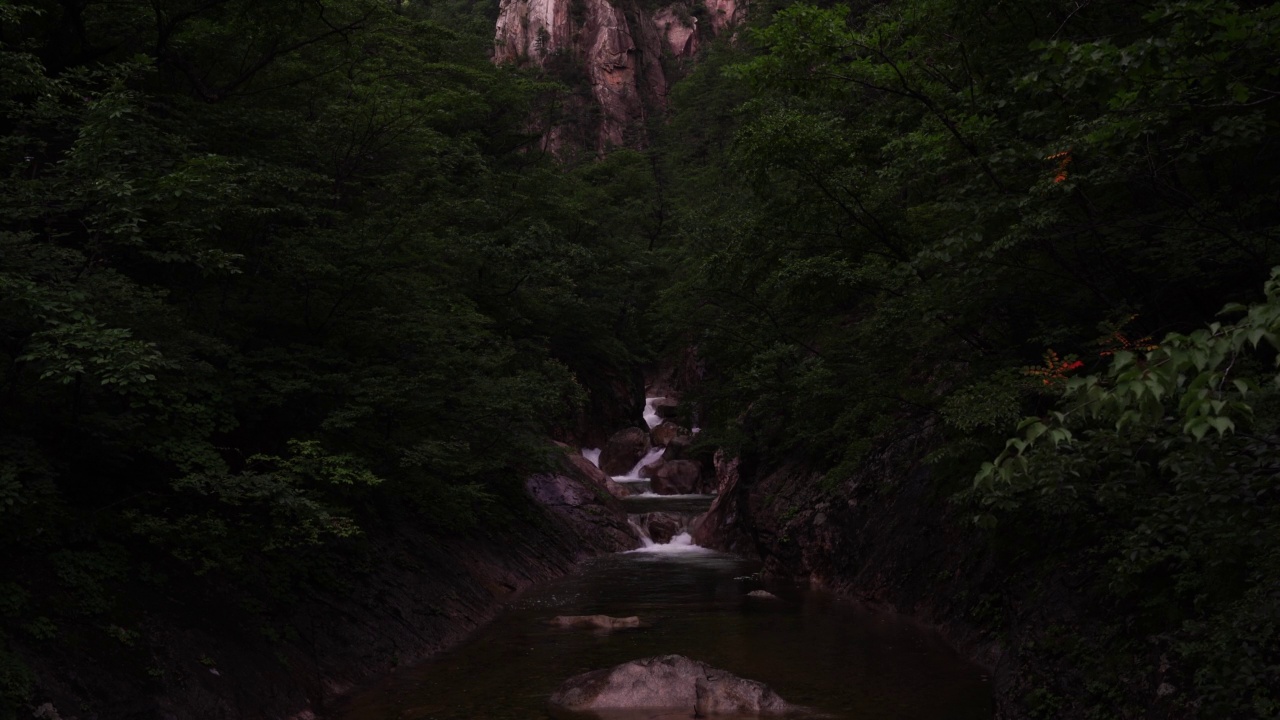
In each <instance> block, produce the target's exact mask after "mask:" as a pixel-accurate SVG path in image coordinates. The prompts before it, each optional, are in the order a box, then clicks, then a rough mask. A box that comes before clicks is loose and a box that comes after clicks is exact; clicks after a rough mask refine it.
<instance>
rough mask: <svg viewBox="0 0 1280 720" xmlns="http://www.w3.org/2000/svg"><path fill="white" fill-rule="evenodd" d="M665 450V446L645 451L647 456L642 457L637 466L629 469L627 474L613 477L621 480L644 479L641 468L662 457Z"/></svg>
mask: <svg viewBox="0 0 1280 720" xmlns="http://www.w3.org/2000/svg"><path fill="white" fill-rule="evenodd" d="M663 451H664V448H660V447H656V448H650V449H649V452H647V453H645V456H644V457H642V458H640V462H638V463H636V466H635V467H633V468H631V470H630V471H628V472H627V474H626V475H614V476H613V479H614V480H619V481H621V480H644V479H645V478H642V477H640V468H642V467H644V466H645V465H648V464H649V463H652V462H654V461H655V460H657V459H658V458H660V457H662V453H663Z"/></svg>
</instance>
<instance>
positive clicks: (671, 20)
mask: <svg viewBox="0 0 1280 720" xmlns="http://www.w3.org/2000/svg"><path fill="white" fill-rule="evenodd" d="M653 24H654V25H655V26H657V28H658V32H660V33H662V39H663V40H666V41H667V50H668V51H669V52H670V53H671V54H672V55H675V56H676V57H678V58H689V57H693V56H694V55H695V54H696V53H697V52H698V19H697V18H695V17H694V16H693V14H692V13H691V12H690V11H689V8H688V6H686V5H684V4H683V3H678V4H675V5H668V6H667V7H664V8H661V9H659V10H658V11H657V12H656V13H654V14H653Z"/></svg>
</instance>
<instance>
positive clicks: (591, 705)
mask: <svg viewBox="0 0 1280 720" xmlns="http://www.w3.org/2000/svg"><path fill="white" fill-rule="evenodd" d="M551 704H552V705H554V706H556V707H559V708H563V709H565V710H569V711H574V712H589V711H592V710H659V709H672V710H681V711H685V712H688V713H689V714H691V715H693V716H695V717H705V716H708V715H739V716H741V715H748V716H755V715H761V714H773V713H784V712H786V711H787V709H788V707H789V706H788V705H787V703H786V701H784V700H783V699H782V698H781V697H778V694H777V693H775V692H774V691H773V690H770V689H769V687H768V686H766V685H764V684H763V683H759V682H756V681H754V680H744V679H743V678H740V677H738V676H736V675H734V674H732V673H729V672H726V671H724V670H719V669H717V668H713V667H711V666H710V665H707V664H706V663H701V662H698V661H697V660H690V659H689V658H687V657H684V656H683V655H663V656H661V657H652V658H644V659H643V660H633V661H631V662H628V663H623V664H621V665H617V666H615V667H612V668H608V669H605V670H594V671H591V672H586V673H582V674H581V675H575V676H574V677H571V678H569V679H568V680H566V681H565V683H564V684H563V685H561V686H560V688H559V689H558V690H556V691H555V692H554V693H553V694H552V695H551Z"/></svg>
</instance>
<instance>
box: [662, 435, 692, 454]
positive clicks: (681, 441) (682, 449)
mask: <svg viewBox="0 0 1280 720" xmlns="http://www.w3.org/2000/svg"><path fill="white" fill-rule="evenodd" d="M692 444H693V438H691V437H689V436H688V435H677V436H675V437H673V438H671V441H670V442H668V443H667V449H666V450H663V451H662V459H663V460H686V459H688V458H686V457H685V456H686V455H687V454H688V451H689V446H690V445H692Z"/></svg>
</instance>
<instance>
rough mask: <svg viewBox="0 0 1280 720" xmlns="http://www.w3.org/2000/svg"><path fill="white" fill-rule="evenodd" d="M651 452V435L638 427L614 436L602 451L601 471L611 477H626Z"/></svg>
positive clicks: (626, 429) (627, 429)
mask: <svg viewBox="0 0 1280 720" xmlns="http://www.w3.org/2000/svg"><path fill="white" fill-rule="evenodd" d="M647 452H649V433H648V432H646V431H645V430H641V429H640V428H637V427H630V428H625V429H623V430H619V431H618V432H616V433H614V434H613V437H611V438H609V442H607V443H605V444H604V447H603V448H601V450H600V469H601V470H603V471H605V472H606V473H608V474H609V475H625V474H626V473H627V472H629V471H630V470H631V468H633V467H635V466H636V463H638V462H640V459H641V458H643V457H644V454H645V453H647Z"/></svg>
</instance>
